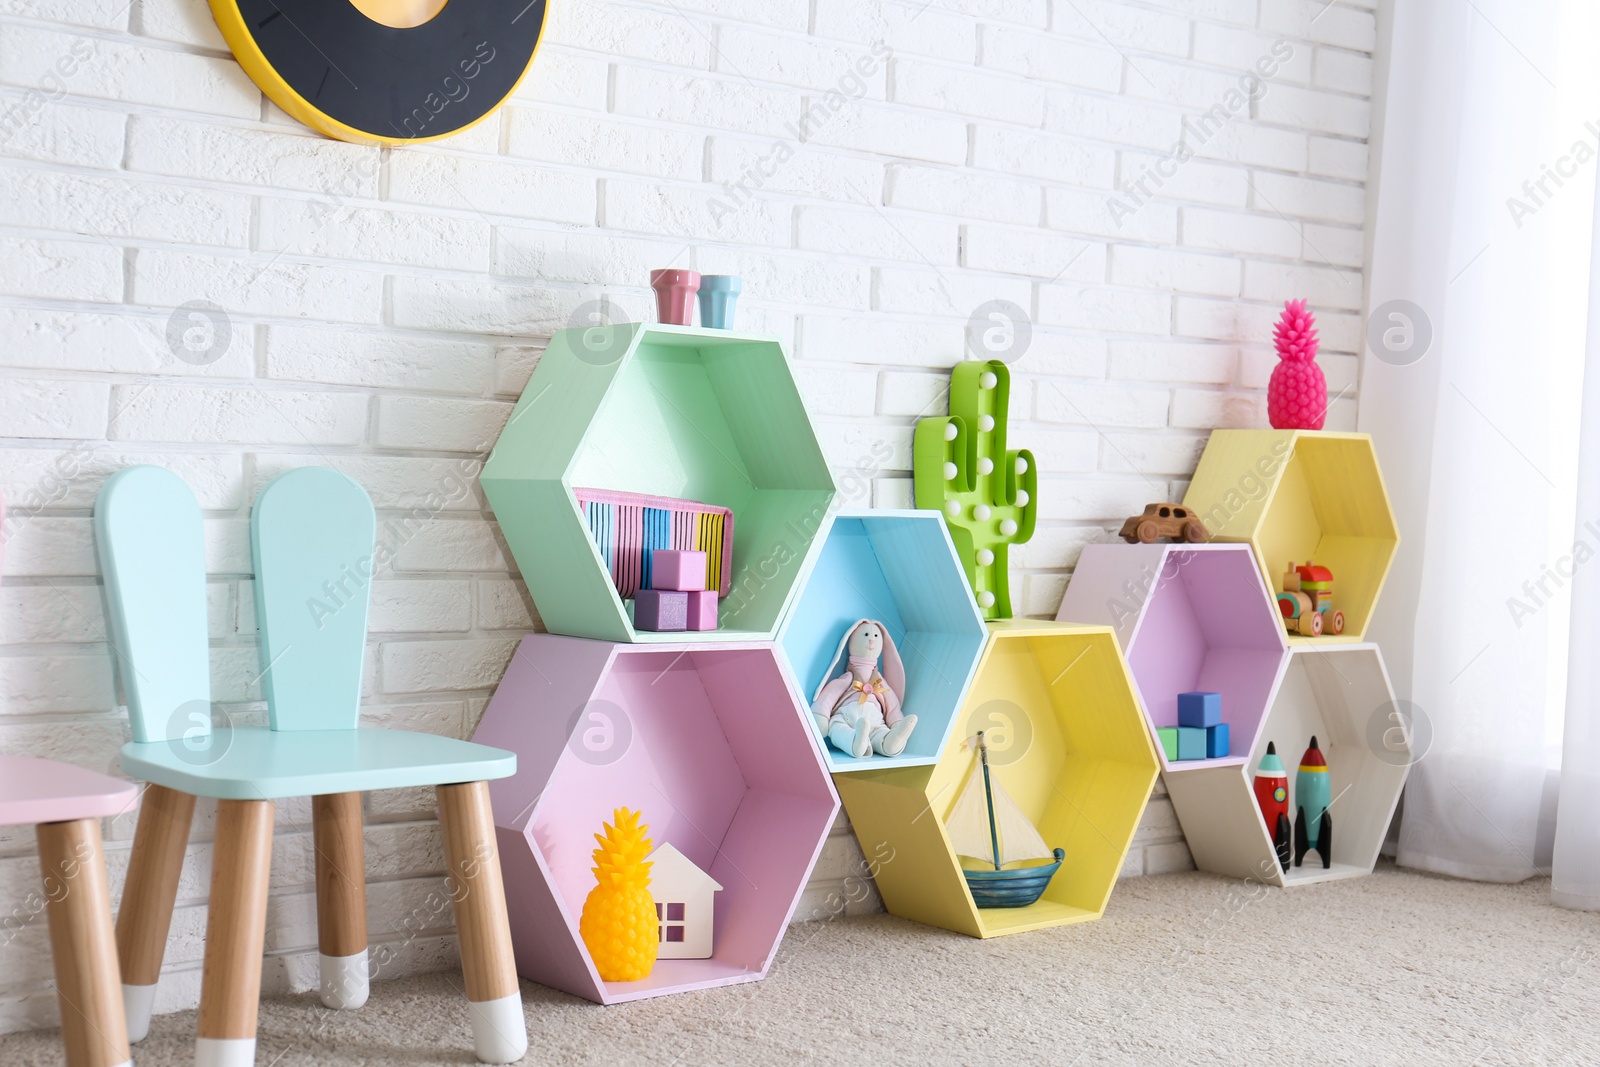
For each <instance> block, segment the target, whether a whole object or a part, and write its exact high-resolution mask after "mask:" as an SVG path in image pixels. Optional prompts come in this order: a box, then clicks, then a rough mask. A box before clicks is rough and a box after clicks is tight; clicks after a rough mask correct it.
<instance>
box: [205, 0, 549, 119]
mask: <svg viewBox="0 0 1600 1067" xmlns="http://www.w3.org/2000/svg"><path fill="white" fill-rule="evenodd" d="M545 4H546V0H533V2H531V3H530V2H529V0H448V2H446V3H445V4H444V6H443V8H442V9H441V10H440V11H439V13H438V14H436V15H434V16H433V17H432V18H431V19H428V20H427V21H426V22H423V23H421V24H420V25H416V26H411V27H408V28H404V29H399V28H395V27H393V26H386V25H384V24H382V23H379V22H374V21H373V20H372V19H370V18H368V17H367V16H366V15H364V14H362V13H361V11H359V10H357V8H356V7H355V5H354V4H352V3H350V2H349V0H211V8H212V13H213V14H214V15H215V16H216V19H217V25H218V26H219V27H220V28H221V29H222V31H223V36H224V37H226V38H227V41H228V44H229V46H230V47H232V48H233V51H234V55H235V56H237V57H238V59H239V62H240V64H241V65H242V66H243V67H244V69H245V71H246V72H247V73H248V74H249V75H250V76H251V78H252V79H254V80H255V82H256V84H257V85H258V86H260V88H261V90H262V91H263V92H265V93H266V94H267V96H269V97H270V98H271V99H272V100H273V102H274V103H276V104H277V105H278V106H279V107H282V108H283V109H284V110H285V111H287V112H289V114H291V115H293V116H294V117H295V118H297V119H300V120H301V121H302V122H305V123H306V124H308V125H310V126H313V127H315V128H316V129H319V130H321V131H322V132H324V133H327V134H329V135H330V136H333V137H338V138H341V139H343V140H351V141H366V142H377V143H388V144H395V143H403V142H406V141H430V140H435V139H437V138H440V137H448V136H449V135H450V134H453V133H458V132H460V131H461V130H464V129H466V128H467V127H469V126H471V125H473V124H474V123H477V122H479V121H480V120H482V119H483V118H485V117H486V116H488V115H489V114H490V113H491V112H493V111H494V110H495V109H496V108H498V107H499V106H500V105H501V104H502V103H503V102H504V101H505V99H506V98H507V97H508V96H510V95H511V93H512V91H513V90H514V89H515V88H516V86H517V83H518V82H519V81H521V80H522V76H523V74H524V73H525V72H526V71H527V69H528V66H529V64H531V63H532V62H533V55H534V52H535V50H536V49H537V48H538V45H539V37H540V31H541V30H542V29H543V26H544V16H545Z"/></svg>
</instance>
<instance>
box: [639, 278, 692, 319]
mask: <svg viewBox="0 0 1600 1067" xmlns="http://www.w3.org/2000/svg"><path fill="white" fill-rule="evenodd" d="M650 287H651V288H652V289H654V290H655V291H656V318H658V319H660V320H661V321H662V322H665V323H670V324H671V325H673V326H692V325H694V297H695V294H696V293H697V292H699V291H700V272H699V271H693V270H653V271H651V272H650Z"/></svg>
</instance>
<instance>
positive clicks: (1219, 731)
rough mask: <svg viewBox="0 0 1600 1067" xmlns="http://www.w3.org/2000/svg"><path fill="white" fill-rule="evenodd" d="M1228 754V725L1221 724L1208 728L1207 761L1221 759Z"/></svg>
mask: <svg viewBox="0 0 1600 1067" xmlns="http://www.w3.org/2000/svg"><path fill="white" fill-rule="evenodd" d="M1227 754H1228V724H1227V723H1225V722H1219V723H1217V725H1215V726H1207V727H1206V759H1220V758H1221V757H1223V756H1226V755H1227Z"/></svg>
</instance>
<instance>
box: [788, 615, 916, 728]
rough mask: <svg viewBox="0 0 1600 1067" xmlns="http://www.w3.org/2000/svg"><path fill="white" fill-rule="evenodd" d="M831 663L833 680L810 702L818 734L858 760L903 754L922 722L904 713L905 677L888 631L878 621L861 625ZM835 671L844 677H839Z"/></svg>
mask: <svg viewBox="0 0 1600 1067" xmlns="http://www.w3.org/2000/svg"><path fill="white" fill-rule="evenodd" d="M880 660H881V662H882V665H881V666H880V665H879V664H880ZM829 663H830V664H831V666H830V668H829V670H828V675H829V677H827V678H824V679H823V681H822V684H821V685H820V686H818V687H817V695H816V697H815V698H814V699H813V700H812V702H811V714H812V715H813V716H814V717H815V718H816V721H817V732H818V733H820V734H821V735H822V736H823V737H825V738H827V739H828V741H829V742H831V743H832V744H833V747H834V748H837V749H838V750H839V751H841V752H844V753H846V754H847V755H850V756H854V757H855V758H856V759H866V758H867V757H868V756H871V755H872V754H873V753H874V752H876V753H878V754H879V755H880V756H898V755H899V754H900V753H902V752H904V751H905V748H906V742H907V741H909V740H910V739H911V731H912V730H913V729H914V728H915V727H916V725H917V717H916V716H915V715H906V714H904V713H903V712H902V711H901V709H900V701H901V697H902V695H903V694H904V693H905V690H906V671H905V667H904V665H903V664H901V662H900V653H899V652H898V651H897V650H896V649H895V647H894V638H892V637H890V636H889V630H888V628H887V627H885V626H884V625H883V623H881V622H878V621H876V620H874V619H862V620H860V621H859V622H857V623H855V625H853V626H851V627H850V629H849V630H848V631H847V632H846V633H845V635H844V639H843V640H842V641H840V642H839V650H838V651H837V652H835V653H834V655H833V659H832V660H830V661H829ZM834 671H841V672H842V673H840V674H838V675H837V676H834Z"/></svg>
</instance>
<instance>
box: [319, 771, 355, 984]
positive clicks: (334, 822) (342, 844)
mask: <svg viewBox="0 0 1600 1067" xmlns="http://www.w3.org/2000/svg"><path fill="white" fill-rule="evenodd" d="M311 827H312V837H313V839H314V840H315V843H316V849H317V949H318V951H319V953H320V957H321V958H320V963H321V968H322V1003H323V1004H325V1005H327V1006H328V1007H330V1008H359V1007H361V1005H363V1004H365V1003H366V1002H367V877H366V874H367V872H366V857H365V851H364V849H363V847H362V840H361V794H360V793H330V794H329V795H327V796H320V797H312V798H311Z"/></svg>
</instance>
